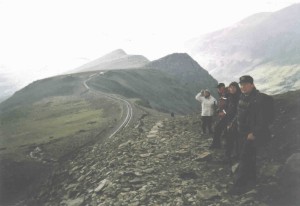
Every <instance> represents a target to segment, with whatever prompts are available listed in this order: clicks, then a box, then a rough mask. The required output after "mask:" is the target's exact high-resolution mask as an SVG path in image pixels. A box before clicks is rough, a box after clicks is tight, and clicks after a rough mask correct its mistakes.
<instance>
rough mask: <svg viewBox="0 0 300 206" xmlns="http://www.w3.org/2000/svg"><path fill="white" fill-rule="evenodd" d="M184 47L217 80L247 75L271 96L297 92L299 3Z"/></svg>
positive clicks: (242, 22) (253, 18) (299, 44)
mask: <svg viewBox="0 0 300 206" xmlns="http://www.w3.org/2000/svg"><path fill="white" fill-rule="evenodd" d="M187 47H188V48H189V51H190V52H191V55H192V56H193V58H195V59H196V60H197V61H198V62H199V63H200V64H202V65H203V66H204V67H205V68H206V69H207V70H208V71H209V72H210V74H212V75H213V76H214V77H215V78H216V79H218V80H219V81H225V82H227V83H229V82H231V81H233V80H235V81H237V80H238V78H239V76H241V75H244V74H250V75H252V76H253V77H254V79H255V83H256V84H257V86H258V88H260V89H261V90H263V91H265V92H268V93H271V94H276V93H283V92H286V91H289V90H297V89H300V84H299V83H297V79H298V80H299V78H300V4H294V5H292V6H289V7H287V8H284V9H282V10H279V11H277V12H271V13H258V14H255V15H252V16H250V17H248V18H246V19H244V20H242V21H240V22H238V23H237V24H235V25H233V26H231V27H228V28H225V29H222V30H219V31H215V32H212V33H209V34H206V35H203V36H201V37H199V38H197V39H193V40H191V41H189V42H188V43H187ZM266 80H267V81H266Z"/></svg>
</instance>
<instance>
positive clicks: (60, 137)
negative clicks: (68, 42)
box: [0, 74, 122, 159]
mask: <svg viewBox="0 0 300 206" xmlns="http://www.w3.org/2000/svg"><path fill="white" fill-rule="evenodd" d="M87 76H88V75H87V74H80V75H73V76H58V77H53V78H48V79H45V80H40V81H37V82H34V83H33V84H30V85H28V86H27V87H25V88H24V89H22V90H20V91H19V92H17V93H16V94H15V95H14V96H13V97H12V98H10V99H8V100H7V101H5V102H3V103H2V104H1V105H0V113H1V115H0V154H1V156H2V157H6V156H7V155H8V157H10V154H12V156H14V158H17V159H18V158H21V159H23V158H24V157H25V156H24V154H28V153H29V151H30V150H32V149H34V147H35V146H37V145H43V150H47V151H48V152H49V153H53V155H54V156H55V157H56V158H59V157H60V156H61V155H64V154H65V153H68V152H70V149H76V147H78V146H80V145H83V144H85V143H87V142H88V141H89V140H91V138H93V137H94V136H95V135H96V134H97V133H99V132H100V131H102V130H104V129H105V128H107V127H108V126H110V125H112V124H114V122H115V121H116V120H118V119H120V118H121V112H122V111H121V110H122V109H121V107H120V106H119V105H118V104H117V103H112V102H111V101H108V100H107V99H103V98H100V97H96V98H95V97H93V98H92V97H91V96H90V95H89V94H87V93H85V92H84V91H85V90H84V88H83V87H82V82H83V81H84V79H86V78H87ZM53 145H56V147H54V146H53ZM53 151H56V152H53ZM3 155H4V156H3ZM22 156H23V157H22ZM25 158H26V157H25Z"/></svg>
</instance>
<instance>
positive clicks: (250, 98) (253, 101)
mask: <svg viewBox="0 0 300 206" xmlns="http://www.w3.org/2000/svg"><path fill="white" fill-rule="evenodd" d="M240 86H241V91H242V94H241V96H240V100H239V103H238V107H237V116H236V117H237V118H236V119H237V128H238V132H239V138H241V139H242V140H243V146H242V150H241V154H240V161H239V167H238V170H237V175H236V179H235V181H234V186H233V188H232V190H231V193H232V194H240V193H243V192H244V190H245V189H249V186H250V187H251V186H254V185H255V183H256V150H257V146H258V145H259V144H260V140H262V139H263V136H264V135H267V133H268V125H267V122H266V121H264V117H263V115H262V114H263V112H262V108H263V107H262V99H261V98H260V96H261V95H259V91H258V90H257V89H256V88H255V85H254V83H253V78H252V77H251V76H249V75H246V76H242V77H240Z"/></svg>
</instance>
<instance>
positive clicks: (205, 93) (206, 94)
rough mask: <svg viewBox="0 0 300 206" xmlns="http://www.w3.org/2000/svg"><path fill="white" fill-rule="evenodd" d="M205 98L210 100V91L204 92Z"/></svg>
mask: <svg viewBox="0 0 300 206" xmlns="http://www.w3.org/2000/svg"><path fill="white" fill-rule="evenodd" d="M204 96H205V97H206V98H208V97H209V96H210V91H209V90H208V89H206V90H205V91H204Z"/></svg>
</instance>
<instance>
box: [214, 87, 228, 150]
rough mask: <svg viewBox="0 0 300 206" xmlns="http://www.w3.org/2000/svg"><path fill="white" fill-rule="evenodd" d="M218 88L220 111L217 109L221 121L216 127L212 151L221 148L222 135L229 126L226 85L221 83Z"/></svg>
mask: <svg viewBox="0 0 300 206" xmlns="http://www.w3.org/2000/svg"><path fill="white" fill-rule="evenodd" d="M217 88H218V93H219V101H218V109H217V114H218V118H219V121H218V122H217V124H216V126H215V131H214V135H213V142H212V144H211V146H210V149H219V148H221V135H222V133H223V131H224V130H225V129H226V126H227V120H226V113H227V112H226V107H227V90H226V87H225V84H224V83H219V84H218V86H217Z"/></svg>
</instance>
